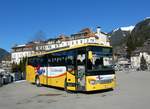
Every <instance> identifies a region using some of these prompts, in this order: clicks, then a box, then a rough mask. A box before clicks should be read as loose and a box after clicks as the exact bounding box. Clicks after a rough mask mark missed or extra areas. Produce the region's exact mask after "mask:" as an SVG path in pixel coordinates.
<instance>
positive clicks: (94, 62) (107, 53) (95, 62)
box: [87, 47, 113, 71]
mask: <svg viewBox="0 0 150 109" xmlns="http://www.w3.org/2000/svg"><path fill="white" fill-rule="evenodd" d="M89 50H90V51H91V52H92V59H88V62H87V67H88V70H92V71H93V70H94V71H95V70H105V69H111V68H112V65H113V59H112V48H108V47H91V48H90V49H89Z"/></svg>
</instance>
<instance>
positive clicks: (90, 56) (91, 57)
mask: <svg viewBox="0 0 150 109" xmlns="http://www.w3.org/2000/svg"><path fill="white" fill-rule="evenodd" d="M88 59H90V60H91V61H92V59H93V54H92V51H88Z"/></svg>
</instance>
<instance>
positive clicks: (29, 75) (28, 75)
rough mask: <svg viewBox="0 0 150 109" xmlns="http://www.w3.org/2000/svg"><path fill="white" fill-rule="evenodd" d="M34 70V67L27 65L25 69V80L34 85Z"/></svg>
mask: <svg viewBox="0 0 150 109" xmlns="http://www.w3.org/2000/svg"><path fill="white" fill-rule="evenodd" d="M35 75H36V73H35V69H34V67H32V66H30V65H27V67H26V80H27V81H29V82H32V83H34V82H35Z"/></svg>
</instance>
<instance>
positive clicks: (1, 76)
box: [0, 73, 3, 87]
mask: <svg viewBox="0 0 150 109" xmlns="http://www.w3.org/2000/svg"><path fill="white" fill-rule="evenodd" d="M2 86H3V75H2V74H1V73H0V87H2Z"/></svg>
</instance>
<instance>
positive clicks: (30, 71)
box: [26, 44, 116, 91]
mask: <svg viewBox="0 0 150 109" xmlns="http://www.w3.org/2000/svg"><path fill="white" fill-rule="evenodd" d="M27 60H28V62H27V66H26V80H27V81H29V82H31V83H35V84H36V85H37V86H39V85H42V84H43V85H50V86H54V87H60V88H64V89H65V90H71V91H95V90H103V89H113V88H115V84H116V76H115V71H114V69H113V68H112V65H113V58H112V47H110V46H108V47H107V46H102V45H99V44H84V45H79V46H74V47H66V48H61V49H57V50H51V51H50V52H47V53H45V54H42V55H35V56H32V57H29V58H28V59H27Z"/></svg>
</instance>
